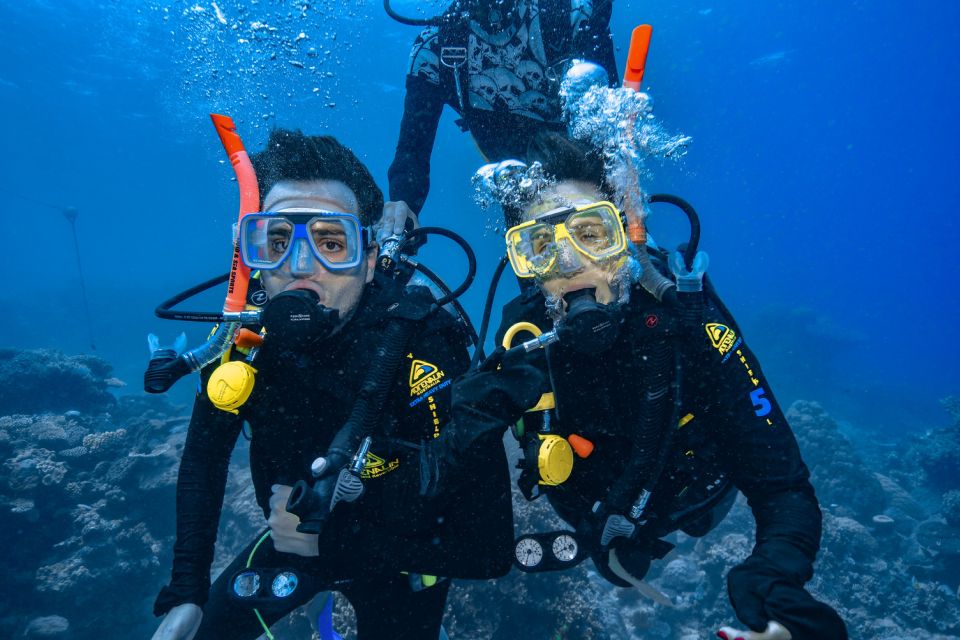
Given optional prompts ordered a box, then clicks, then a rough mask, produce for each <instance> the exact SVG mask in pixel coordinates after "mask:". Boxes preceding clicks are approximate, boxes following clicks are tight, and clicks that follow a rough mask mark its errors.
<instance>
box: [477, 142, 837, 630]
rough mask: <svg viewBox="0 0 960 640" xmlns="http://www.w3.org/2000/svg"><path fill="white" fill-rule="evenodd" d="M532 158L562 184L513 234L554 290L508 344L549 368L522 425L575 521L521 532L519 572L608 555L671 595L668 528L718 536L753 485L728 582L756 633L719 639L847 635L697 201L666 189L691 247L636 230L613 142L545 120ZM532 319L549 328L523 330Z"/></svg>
mask: <svg viewBox="0 0 960 640" xmlns="http://www.w3.org/2000/svg"><path fill="white" fill-rule="evenodd" d="M525 159H526V162H528V163H530V166H533V163H535V162H539V163H540V166H541V167H542V171H543V173H544V174H546V175H548V176H549V177H551V178H552V179H553V180H555V182H552V183H546V184H545V185H544V186H543V188H542V190H540V191H539V192H538V193H535V194H531V196H530V198H529V200H528V201H527V202H526V203H525V204H523V205H522V209H523V210H522V211H521V212H513V214H514V215H518V214H519V215H520V216H521V219H522V220H523V222H521V223H520V224H518V225H516V226H514V227H512V228H510V229H509V230H508V231H507V233H506V245H507V252H508V258H509V264H510V265H511V266H512V268H513V271H514V272H515V274H516V275H517V276H518V277H519V278H525V279H530V280H532V281H534V282H536V284H537V285H538V286H536V287H529V288H526V289H525V290H522V291H523V292H522V293H521V295H520V296H519V297H517V298H515V299H514V300H512V301H511V302H509V303H508V304H507V305H506V306H505V307H504V311H503V321H502V324H501V326H500V329H499V332H498V337H497V344H501V343H503V346H502V347H501V348H500V350H499V353H500V354H501V357H502V358H504V359H508V358H515V357H516V356H515V355H514V353H515V352H523V353H525V354H526V359H527V361H528V362H529V363H530V364H532V365H534V366H536V367H537V368H538V369H540V370H541V372H542V374H543V379H546V380H548V381H549V382H548V384H547V385H545V387H544V388H542V389H539V391H540V392H545V393H544V394H543V395H542V397H541V401H540V402H539V403H538V405H537V406H536V407H535V408H534V409H529V411H528V413H526V416H525V418H524V420H523V421H521V422H519V423H518V424H517V426H516V427H515V429H514V433H515V435H516V436H517V437H518V439H519V442H520V445H521V448H522V449H523V451H524V463H523V469H524V470H523V472H522V474H521V476H520V480H519V485H520V488H521V491H522V492H523V493H524V495H525V496H526V497H527V498H528V499H534V498H536V497H539V496H540V495H543V494H546V495H547V497H548V499H549V502H550V503H551V505H552V506H553V508H554V509H555V511H556V512H557V514H558V515H559V516H560V517H561V518H562V519H563V520H564V521H566V523H568V524H569V525H570V526H571V527H572V528H573V530H572V531H571V530H565V531H557V532H552V533H534V534H530V535H524V536H520V537H519V538H518V539H517V541H516V543H515V560H514V561H515V563H516V564H517V566H518V568H520V569H521V570H523V571H528V572H538V571H547V570H555V569H563V568H565V567H568V566H571V565H572V564H576V563H577V562H579V561H581V560H582V559H584V558H586V557H590V558H592V560H593V562H594V564H595V566H596V568H597V570H598V571H599V572H600V573H601V574H602V575H603V576H604V577H605V578H606V579H607V580H608V581H610V582H612V583H613V584H615V585H617V586H620V587H631V586H635V587H638V588H640V589H641V591H643V592H645V593H646V594H648V595H651V594H652V597H654V598H656V597H657V596H660V597H661V598H664V597H665V596H662V595H661V594H659V593H658V592H656V590H654V589H653V588H652V587H650V586H649V585H647V584H646V583H644V582H642V579H643V577H644V575H645V574H646V573H647V571H648V569H649V566H650V563H651V561H652V560H654V559H660V558H662V557H663V556H664V555H665V554H666V553H667V552H669V551H670V549H671V548H672V547H673V545H672V544H671V543H669V542H667V541H665V540H663V539H662V538H663V537H664V536H667V535H668V534H670V533H672V532H675V531H683V532H684V533H686V534H688V535H690V536H694V537H699V536H703V535H705V534H706V533H707V532H708V531H710V530H711V529H712V528H713V527H714V526H716V524H717V523H718V522H719V521H720V520H721V519H722V518H723V517H725V515H726V514H727V512H728V511H729V510H730V508H731V506H732V504H733V501H734V499H735V496H736V493H737V491H738V490H739V491H740V492H742V493H743V494H744V495H745V496H746V498H747V501H748V503H749V505H750V508H751V509H752V511H753V515H754V518H755V520H756V526H757V533H756V544H755V546H754V548H753V552H752V553H751V555H750V556H749V557H748V558H747V559H746V561H744V562H743V563H742V564H740V565H738V566H736V567H734V568H733V569H732V570H731V571H730V572H729V574H728V576H727V582H728V593H729V597H730V601H731V603H732V605H733V608H734V610H735V611H736V614H737V616H738V618H739V619H740V621H741V622H742V623H743V624H744V625H746V627H749V630H746V629H743V630H739V629H736V628H734V627H723V628H721V629H720V630H719V631H718V635H720V637H722V638H726V639H727V640H734V638H749V639H750V640H754V639H756V640H768V639H769V640H789V639H790V638H793V639H794V640H800V639H805V638H831V639H839V640H842V639H844V638H846V637H847V632H846V629H845V626H844V623H843V621H842V620H841V618H840V617H839V616H838V615H837V613H836V612H835V611H834V610H833V609H832V608H830V607H829V606H827V605H826V604H824V603H821V602H819V601H817V600H816V599H814V598H813V597H812V596H811V595H810V594H809V593H808V592H807V591H806V590H805V589H804V584H805V583H806V582H807V581H809V580H810V578H811V577H812V575H813V561H814V558H815V557H816V553H817V550H818V548H819V544H820V536H821V512H820V509H819V505H818V502H817V498H816V496H815V494H814V490H813V487H812V486H811V484H810V482H809V472H808V470H807V467H806V465H805V464H804V462H803V460H802V459H801V456H800V452H799V450H798V447H797V443H796V440H795V438H794V436H793V434H792V432H791V430H790V426H789V425H788V424H787V421H786V419H785V417H784V415H783V412H782V411H781V409H780V407H779V406H778V404H777V401H776V399H775V398H774V396H773V392H772V389H771V387H770V383H769V381H768V380H767V379H766V378H765V376H764V374H763V372H762V370H761V369H760V363H759V362H758V360H757V358H756V356H755V355H754V354H753V352H751V351H750V349H749V348H748V347H747V345H746V343H745V342H744V338H743V333H742V331H740V329H739V328H738V327H737V324H736V322H735V321H734V319H733V318H732V316H731V315H730V313H729V312H728V310H727V309H726V307H725V306H724V305H723V303H722V301H721V300H720V298H719V297H718V296H717V294H716V292H715V291H714V289H713V286H712V285H711V283H710V281H709V279H706V278H705V277H704V276H705V270H706V266H707V258H706V255H705V254H703V253H700V252H697V250H696V247H697V244H698V242H699V221H698V220H697V218H696V214H695V212H694V211H693V209H692V207H690V206H689V204H687V203H686V202H684V201H682V200H680V199H679V198H676V197H675V196H667V195H654V196H651V197H650V202H670V203H672V204H676V205H677V206H680V207H681V208H683V209H684V210H685V211H686V212H687V213H688V215H689V216H690V219H691V227H692V233H691V241H690V244H689V245H688V246H687V247H686V249H684V251H683V253H680V252H674V253H670V254H667V253H665V252H663V251H661V250H660V249H659V248H657V247H656V246H655V245H654V244H653V242H652V240H651V239H649V238H647V237H644V240H643V242H642V243H640V244H639V245H637V244H635V243H632V242H630V241H629V239H628V238H629V237H631V236H632V235H633V234H632V233H629V231H630V230H628V229H627V227H628V226H629V224H632V223H629V222H627V221H628V220H629V219H630V218H629V216H627V215H626V213H627V212H624V215H621V212H620V211H619V210H618V209H617V207H616V206H615V205H614V204H612V202H616V201H617V198H618V191H619V190H618V188H616V187H615V185H613V184H609V183H608V181H607V177H606V176H607V174H606V172H605V167H604V160H603V157H602V154H600V153H597V152H594V151H591V150H587V149H585V148H584V147H582V146H580V145H579V144H578V143H576V142H573V141H570V140H568V139H567V138H565V137H563V136H561V135H559V134H555V133H542V134H538V135H537V136H535V137H534V139H533V140H532V141H531V143H530V146H529V148H528V150H527V153H526V158H525ZM506 213H507V215H508V217H509V215H510V212H506ZM634 213H636V212H634ZM641 214H642V212H641ZM635 218H636V216H635ZM639 219H640V220H641V223H642V218H639ZM634 231H640V232H641V233H642V234H643V235H644V236H645V228H641V229H639V230H634ZM633 237H636V236H633ZM505 260H506V259H505ZM494 287H495V285H492V286H491V289H493V288H494ZM491 302H492V296H491V298H490V299H488V309H489V306H490V303H491ZM485 329H486V327H485V326H484V327H483V328H482V329H481V335H482V334H483V333H485ZM523 332H529V333H531V334H533V335H534V336H535V337H534V338H533V339H530V340H527V341H526V342H524V343H523V344H522V345H517V344H515V343H517V342H519V340H515V339H514V338H515V337H516V336H518V335H520V334H521V333H523ZM528 337H529V336H528ZM508 347H509V350H507V351H506V352H505V353H504V351H503V349H504V348H508ZM537 382H538V379H536V378H535V379H533V380H531V381H530V382H529V384H530V385H534V384H537ZM535 409H536V410H535Z"/></svg>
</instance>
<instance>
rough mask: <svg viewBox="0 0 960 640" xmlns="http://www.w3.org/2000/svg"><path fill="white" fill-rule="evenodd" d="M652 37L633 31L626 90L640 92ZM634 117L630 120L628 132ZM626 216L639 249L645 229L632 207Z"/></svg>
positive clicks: (648, 30) (646, 29) (644, 29)
mask: <svg viewBox="0 0 960 640" xmlns="http://www.w3.org/2000/svg"><path fill="white" fill-rule="evenodd" d="M652 37H653V27H652V26H651V25H649V24H641V25H640V26H639V27H636V28H635V29H634V30H633V33H632V34H631V36H630V51H629V52H628V53H627V67H626V69H624V71H623V86H624V88H626V89H633V90H634V91H639V90H640V83H641V82H643V72H644V70H645V69H646V66H647V53H649V51H650V38H652ZM635 120H636V116H634V117H632V118H631V122H630V128H629V129H630V130H631V131H632V130H633V124H634V122H633V121H635ZM624 210H625V212H626V215H627V234H628V235H629V237H630V241H631V242H633V244H634V245H636V246H638V247H640V246H643V245H645V244H646V243H647V229H646V227H645V226H644V224H643V220H642V219H641V218H640V216H638V215H637V212H636V211H634V210H633V208H632V207H624Z"/></svg>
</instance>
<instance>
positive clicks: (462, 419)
mask: <svg viewBox="0 0 960 640" xmlns="http://www.w3.org/2000/svg"><path fill="white" fill-rule="evenodd" d="M498 367H499V368H498ZM544 384H545V378H544V375H543V374H542V373H540V370H539V369H537V368H536V367H534V366H532V365H530V364H528V363H527V361H526V358H525V357H524V354H523V353H522V350H520V351H519V352H518V351H509V352H508V351H505V350H504V349H502V348H500V349H497V350H496V351H494V352H493V354H491V355H490V357H489V358H487V359H486V360H484V361H483V364H481V365H480V367H479V368H478V369H477V370H476V371H469V372H467V373H466V374H464V375H463V376H461V377H460V378H458V379H457V380H455V381H454V383H453V406H452V408H451V413H452V416H453V419H452V420H451V422H450V423H449V424H448V425H446V427H445V428H444V429H443V431H442V432H441V434H440V437H439V438H435V439H433V440H429V441H427V442H425V443H424V444H423V446H422V448H421V454H420V493H421V494H422V495H435V494H436V493H437V491H438V485H439V481H440V477H441V476H443V475H444V472H443V469H444V468H449V467H451V466H454V465H456V459H457V457H458V456H460V455H462V454H463V453H464V452H465V451H467V449H469V448H470V446H471V445H472V444H473V443H474V442H475V441H476V440H477V438H479V437H481V436H483V435H484V434H486V433H490V432H491V431H501V432H502V431H503V430H504V429H505V428H507V426H509V425H511V424H513V423H514V422H516V421H517V420H519V419H520V418H521V417H522V416H523V414H524V412H526V410H527V409H529V408H530V407H532V406H534V405H535V404H536V403H537V400H539V399H540V393H541V391H542V389H543V387H544Z"/></svg>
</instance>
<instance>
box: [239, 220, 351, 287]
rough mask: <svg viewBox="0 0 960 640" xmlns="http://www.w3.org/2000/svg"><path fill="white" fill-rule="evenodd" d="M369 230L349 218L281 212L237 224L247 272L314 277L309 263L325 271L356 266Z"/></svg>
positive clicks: (241, 254)
mask: <svg viewBox="0 0 960 640" xmlns="http://www.w3.org/2000/svg"><path fill="white" fill-rule="evenodd" d="M366 244H367V231H366V229H364V228H363V226H362V225H361V224H360V219H359V218H358V217H357V216H356V215H354V214H352V213H342V212H336V211H324V210H322V209H302V208H296V209H282V210H280V211H268V212H263V213H250V214H247V215H245V216H243V218H242V219H241V220H240V257H241V259H242V260H243V263H244V264H245V265H247V266H248V267H250V268H251V269H260V270H271V269H279V268H281V267H283V266H284V265H285V264H289V269H290V273H291V274H294V275H309V274H312V273H313V268H314V265H313V259H316V260H317V261H318V262H320V264H322V265H323V266H324V268H325V269H327V270H329V271H345V270H347V269H354V268H356V267H357V266H359V265H360V262H361V261H362V260H363V256H364V247H365V246H366Z"/></svg>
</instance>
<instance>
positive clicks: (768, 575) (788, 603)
mask: <svg viewBox="0 0 960 640" xmlns="http://www.w3.org/2000/svg"><path fill="white" fill-rule="evenodd" d="M797 554H798V552H797V551H795V550H794V551H792V552H789V553H787V554H786V557H788V558H789V557H790V556H791V555H793V556H796V555H797ZM808 564H809V563H808ZM790 573H792V572H791V571H789V570H788V571H784V570H783V567H778V566H776V565H774V564H773V563H772V562H770V561H769V560H767V559H765V558H763V557H762V556H759V555H756V554H755V555H752V556H750V557H749V558H747V560H746V561H745V562H744V563H743V564H741V565H739V566H737V567H734V568H733V569H731V570H730V573H729V574H728V575H727V593H728V594H729V595H730V603H731V604H732V605H733V609H734V611H736V612H737V617H738V618H740V621H741V622H743V623H744V624H745V625H747V626H748V627H750V628H751V629H753V630H754V631H758V632H760V631H763V630H764V629H766V627H767V622H768V621H770V620H775V621H777V622H779V623H780V624H782V625H783V626H784V627H786V628H787V631H789V632H790V635H791V636H793V638H794V640H804V639H806V638H830V640H846V638H847V628H846V626H845V625H844V624H843V620H842V619H841V618H840V616H839V615H838V614H837V612H836V611H834V610H833V609H831V608H830V607H829V606H827V605H825V604H824V603H822V602H819V601H817V600H815V599H814V598H813V596H811V595H810V594H809V593H807V591H806V590H805V589H804V588H803V586H802V582H800V581H798V580H796V579H795V576H790V575H789V574H790Z"/></svg>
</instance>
